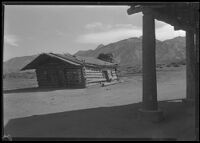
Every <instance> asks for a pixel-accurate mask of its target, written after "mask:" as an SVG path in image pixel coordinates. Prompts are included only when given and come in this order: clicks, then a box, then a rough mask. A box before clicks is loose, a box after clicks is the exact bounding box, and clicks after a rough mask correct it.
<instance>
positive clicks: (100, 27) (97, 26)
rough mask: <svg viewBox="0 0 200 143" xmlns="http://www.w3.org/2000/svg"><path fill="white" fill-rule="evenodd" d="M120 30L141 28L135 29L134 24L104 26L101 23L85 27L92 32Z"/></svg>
mask: <svg viewBox="0 0 200 143" xmlns="http://www.w3.org/2000/svg"><path fill="white" fill-rule="evenodd" d="M120 28H139V27H135V26H133V25H132V24H102V23H101V22H94V23H89V24H86V25H85V29H86V30H91V31H98V30H101V31H108V30H114V29H120Z"/></svg>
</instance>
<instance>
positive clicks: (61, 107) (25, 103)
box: [4, 66, 194, 140]
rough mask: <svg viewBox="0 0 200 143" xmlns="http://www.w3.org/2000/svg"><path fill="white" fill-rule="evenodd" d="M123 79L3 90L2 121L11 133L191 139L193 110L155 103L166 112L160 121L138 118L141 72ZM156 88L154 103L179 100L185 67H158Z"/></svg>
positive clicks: (183, 88)
mask: <svg viewBox="0 0 200 143" xmlns="http://www.w3.org/2000/svg"><path fill="white" fill-rule="evenodd" d="M123 80H124V82H123V83H119V84H115V85H111V86H107V87H98V86H96V87H89V88H86V89H59V90H47V91H45V90H44V91H41V90H35V89H34V90H25V91H23V90H22V91H18V92H16V91H15V90H14V91H11V92H8V91H7V92H5V93H4V125H6V124H7V123H8V124H7V125H6V129H7V131H8V134H9V133H10V134H13V135H15V136H22V135H23V136H39V137H40V136H43V137H48V136H56V137H61V136H62V137H63V136H64V137H133V138H134V137H137V138H138V137H153V138H158V137H159V138H160V137H161V138H166V137H172V138H177V137H178V138H179V139H182V140H187V139H191V138H193V137H194V113H193V111H194V109H193V108H192V109H191V108H189V109H188V108H187V107H186V106H185V105H183V104H182V103H176V102H160V103H159V107H160V108H162V109H163V110H165V111H166V112H165V117H166V120H165V121H164V122H162V123H160V124H156V125H155V124H148V125H147V124H146V123H140V122H138V120H137V115H136V114H137V112H136V111H137V109H138V106H140V105H139V104H133V103H138V102H141V101H142V78H141V75H135V76H128V77H123ZM157 86H158V100H159V101H164V100H171V99H182V98H185V96H186V93H185V91H186V89H185V88H186V81H185V67H184V66H183V67H178V68H171V69H170V68H168V69H166V70H165V71H159V72H158V73H157ZM33 91H34V92H33ZM128 104H129V105H128ZM120 105H124V106H120ZM96 107H105V108H96ZM89 108H90V109H89ZM80 109H87V110H80ZM72 110H73V111H72ZM74 110H76V111H74ZM65 111H71V112H65ZM58 112H59V113H58ZM49 113H55V114H49ZM41 114H42V115H41ZM32 115H39V116H32ZM27 116H29V117H27ZM22 117H25V118H22ZM16 118H19V119H16ZM8 121H9V122H8ZM19 130H20V131H19Z"/></svg>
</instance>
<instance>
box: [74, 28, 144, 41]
mask: <svg viewBox="0 0 200 143" xmlns="http://www.w3.org/2000/svg"><path fill="white" fill-rule="evenodd" d="M141 35H142V31H141V30H138V29H130V28H118V29H112V30H109V31H104V32H98V33H89V34H85V35H81V36H79V37H78V39H77V42H79V43H91V44H109V43H112V42H116V41H119V40H123V39H126V38H130V37H139V36H141Z"/></svg>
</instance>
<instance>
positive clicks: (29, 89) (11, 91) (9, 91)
mask: <svg viewBox="0 0 200 143" xmlns="http://www.w3.org/2000/svg"><path fill="white" fill-rule="evenodd" d="M63 89H65V90H73V89H82V88H80V87H73V88H40V87H31V88H21V89H12V90H4V91H3V93H5V94H8V93H28V92H48V91H54V90H63Z"/></svg>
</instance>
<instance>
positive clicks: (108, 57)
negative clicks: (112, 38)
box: [97, 53, 113, 63]
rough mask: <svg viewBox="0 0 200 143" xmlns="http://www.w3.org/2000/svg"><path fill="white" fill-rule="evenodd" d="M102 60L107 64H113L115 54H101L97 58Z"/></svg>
mask: <svg viewBox="0 0 200 143" xmlns="http://www.w3.org/2000/svg"><path fill="white" fill-rule="evenodd" d="M97 58H98V59H100V60H103V61H106V62H111V63H113V54H112V53H107V54H104V53H100V54H99V55H98V57H97Z"/></svg>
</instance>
